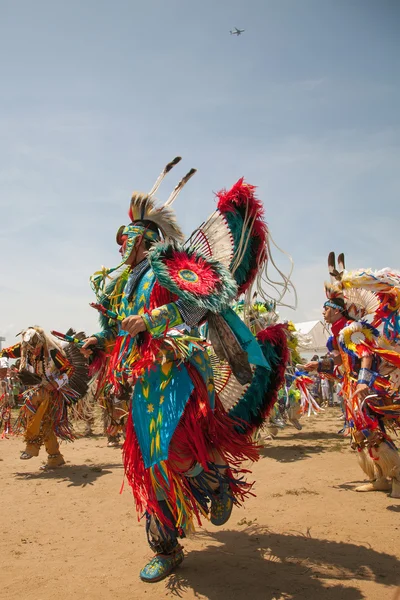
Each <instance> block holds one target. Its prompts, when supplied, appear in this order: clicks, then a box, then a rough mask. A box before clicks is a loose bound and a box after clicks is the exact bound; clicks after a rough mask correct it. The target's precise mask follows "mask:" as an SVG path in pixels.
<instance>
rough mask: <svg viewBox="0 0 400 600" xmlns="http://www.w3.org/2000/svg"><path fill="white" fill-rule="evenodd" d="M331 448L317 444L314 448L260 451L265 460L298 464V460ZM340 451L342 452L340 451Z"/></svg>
mask: <svg viewBox="0 0 400 600" xmlns="http://www.w3.org/2000/svg"><path fill="white" fill-rule="evenodd" d="M329 451H330V448H329V447H327V446H326V445H325V446H322V445H321V444H315V445H313V446H303V445H302V446H279V445H276V446H265V447H264V448H261V449H260V455H261V456H262V457H265V458H273V459H274V460H276V461H278V462H282V463H289V462H296V461H297V460H304V459H306V458H311V456H312V455H313V454H321V453H322V452H329ZM339 451H340V450H339Z"/></svg>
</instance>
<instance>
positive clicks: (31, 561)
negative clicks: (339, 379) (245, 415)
mask: <svg viewBox="0 0 400 600" xmlns="http://www.w3.org/2000/svg"><path fill="white" fill-rule="evenodd" d="M338 416H339V411H338V409H328V410H327V411H326V413H325V414H324V415H322V416H321V415H320V416H318V417H313V418H311V419H307V418H305V419H303V424H304V428H303V431H301V432H297V431H296V430H295V429H293V428H292V427H288V428H286V429H285V430H284V431H283V432H282V433H280V434H279V436H278V438H277V439H275V440H274V441H273V442H266V443H265V448H264V449H263V450H262V457H261V460H260V461H259V462H258V463H257V464H256V465H254V468H253V476H254V478H255V479H256V482H257V483H256V485H255V488H254V489H255V493H256V497H254V498H251V499H250V500H249V501H248V502H247V504H246V508H235V509H234V511H233V514H232V517H231V520H230V521H229V523H228V524H227V526H225V527H222V528H216V527H213V526H212V525H208V524H207V526H206V527H205V528H204V529H202V530H199V532H198V533H197V535H196V536H194V537H193V538H192V539H190V540H186V541H185V549H186V551H187V554H186V559H185V561H184V563H183V565H182V566H181V567H180V568H179V569H178V570H177V571H176V574H174V575H172V576H171V577H170V578H169V579H167V580H164V581H163V582H160V583H157V584H152V585H149V584H144V583H142V582H141V581H140V580H139V578H138V572H139V570H140V568H141V567H142V566H143V565H144V563H145V561H146V560H147V559H148V558H150V557H151V553H150V551H149V549H148V547H147V544H146V541H145V532H144V526H143V522H140V523H138V521H137V518H136V514H135V508H134V503H133V499H132V496H131V493H130V490H129V488H128V486H125V489H124V491H123V492H122V494H120V493H119V491H120V488H121V483H122V480H123V471H122V468H121V453H120V450H118V449H110V448H107V447H106V441H105V438H104V437H102V436H95V437H92V438H84V439H80V440H78V441H76V442H75V443H74V444H67V445H65V446H64V447H63V452H64V455H65V458H66V460H67V465H65V466H64V467H62V468H61V469H59V470H57V471H54V472H44V473H42V472H41V471H39V466H40V464H41V458H42V459H44V457H43V456H42V457H41V458H33V459H32V460H30V461H21V460H19V450H20V449H21V448H22V442H21V440H19V439H9V440H0V485H1V495H0V515H1V536H0V578H1V580H0V598H1V599H7V600H14V599H18V600H75V599H78V598H79V599H89V600H92V599H93V600H95V599H96V600H97V599H98V600H103V599H107V600H108V599H110V598H112V599H113V600H136V599H139V598H140V599H142V598H145V599H148V600H151V599H156V598H157V599H160V598H184V599H189V598H209V599H211V600H226V599H227V600H230V599H232V600H250V599H251V600H254V599H255V600H258V599H260V600H261V599H262V600H272V599H292V598H293V599H303V598H304V599H308V600H309V599H314V598H316V599H324V600H325V599H327V600H358V599H361V598H368V599H371V600H372V599H378V598H379V599H390V600H395V599H396V600H400V589H399V588H398V587H397V586H398V585H399V583H400V542H399V528H400V500H394V499H391V498H389V497H388V496H387V494H386V493H382V492H375V493H370V494H358V493H356V492H354V491H353V488H354V487H355V486H356V485H357V484H358V483H359V482H360V481H362V480H363V476H362V472H361V470H360V469H359V467H358V465H357V461H356V457H355V455H354V453H353V452H352V451H351V450H350V449H349V447H348V443H347V441H346V440H343V439H342V437H341V436H339V435H337V433H336V432H337V430H338V429H339V428H340V424H341V422H340V421H339V420H338Z"/></svg>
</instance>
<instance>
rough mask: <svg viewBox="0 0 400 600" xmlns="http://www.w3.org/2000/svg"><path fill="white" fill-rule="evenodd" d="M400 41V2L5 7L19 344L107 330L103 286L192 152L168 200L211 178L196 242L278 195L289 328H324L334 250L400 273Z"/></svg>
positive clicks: (5, 297) (118, 1)
mask: <svg viewBox="0 0 400 600" xmlns="http://www.w3.org/2000/svg"><path fill="white" fill-rule="evenodd" d="M399 24H400V4H399V3H398V2H397V1H396V0H393V1H389V0H388V1H385V0H381V1H371V0H301V1H300V0H247V1H246V2H245V1H244V0H243V1H239V0H233V1H230V2H228V1H226V0H218V1H216V0H214V1H210V0H203V1H202V2H193V1H192V0H168V1H166V0H146V2H138V1H136V0H130V1H123V0H114V1H113V2H105V1H102V0H79V1H76V0H70V1H69V2H61V1H58V0H51V1H50V0H49V1H48V0H37V1H36V2H31V1H30V0H29V1H28V0H15V1H11V0H10V1H9V0H1V23H0V52H1V56H2V61H1V65H0V75H1V83H2V85H1V91H0V203H1V206H0V209H1V212H0V215H1V219H0V242H1V247H2V259H1V278H0V334H3V335H4V334H5V335H6V336H7V342H8V343H12V342H13V341H14V335H15V333H17V332H18V331H19V330H20V329H21V328H23V327H26V326H28V325H30V324H40V325H42V326H43V327H45V328H46V329H58V330H65V329H66V328H67V327H68V326H70V325H72V326H75V327H76V328H79V329H85V330H86V331H87V332H93V331H95V330H97V316H96V314H94V311H93V309H91V308H90V307H89V306H88V303H89V302H90V301H91V300H92V299H93V297H92V293H91V290H90V287H89V283H88V278H89V275H90V274H91V273H92V272H93V271H95V270H97V269H98V268H99V267H100V266H101V265H102V264H105V265H107V266H113V265H115V264H116V263H117V261H118V253H117V246H116V244H115V242H114V239H115V238H114V236H115V231H116V229H117V228H118V226H119V225H121V224H122V223H124V222H126V214H127V210H128V205H129V198H130V195H131V192H132V191H133V190H134V189H140V190H144V191H146V190H148V189H149V188H150V187H151V185H152V183H153V180H154V179H155V177H156V176H157V174H158V172H159V171H160V170H161V168H162V167H163V165H164V164H165V163H166V162H167V161H169V160H170V159H172V158H173V157H174V156H176V155H177V154H180V155H181V156H183V157H184V160H183V161H182V163H181V164H180V165H179V166H178V167H177V168H176V170H174V172H173V174H171V175H170V177H169V178H168V179H167V180H166V181H165V183H164V184H163V187H162V188H161V190H160V192H161V193H160V197H161V199H163V198H166V197H167V196H168V194H169V192H170V190H171V189H172V188H173V186H174V185H175V183H176V182H177V180H178V179H179V177H180V176H182V175H183V174H184V173H185V172H186V171H187V170H189V168H190V167H192V166H194V167H197V169H198V173H197V175H196V176H195V177H194V178H193V179H192V180H191V182H190V183H189V184H188V186H187V188H185V191H184V192H183V193H182V195H181V196H180V197H179V199H178V200H177V202H176V203H175V208H176V211H177V213H178V216H179V220H180V223H181V225H182V226H183V228H184V230H185V231H186V232H187V233H188V234H189V233H190V232H191V230H192V229H193V228H195V226H196V225H198V224H199V223H200V222H202V221H203V220H204V218H206V217H207V216H208V214H209V213H210V212H212V210H213V208H214V196H213V191H217V190H219V189H221V188H223V187H230V185H231V184H233V183H234V182H235V181H236V180H237V179H238V178H239V177H241V176H243V175H244V176H245V177H246V179H247V180H248V181H249V182H250V183H253V184H255V185H257V186H258V194H259V197H260V198H261V199H262V200H263V202H264V204H265V211H266V216H267V221H268V223H269V226H270V229H271V233H272V235H273V237H274V239H275V240H276V242H277V243H278V245H279V246H280V247H282V248H283V249H284V250H285V251H287V252H289V253H290V254H291V255H292V256H293V259H294V262H295V272H294V276H293V279H294V282H295V284H296V287H297V291H298V295H299V306H298V309H297V311H296V313H294V312H293V311H289V310H288V309H282V311H281V315H282V317H284V318H292V319H294V320H297V321H303V320H307V319H313V318H318V317H319V315H320V307H321V304H322V302H323V299H324V292H323V282H324V280H325V279H326V256H327V254H328V252H329V251H330V250H336V252H341V251H344V252H345V253H346V255H347V263H348V266H349V267H350V268H352V267H353V268H357V267H361V266H362V267H369V266H370V267H374V268H381V267H384V266H392V267H393V268H396V267H397V268H400V264H399V254H400V252H399V251H400V241H399V236H398V229H399V224H400V218H399V214H400V211H399V208H398V206H399V192H400V136H399V133H400V116H399V110H398V107H399V106H400V82H399V75H400V52H399V50H400V48H399V46H400V43H399V39H398V30H399ZM235 26H237V27H241V28H245V29H246V32H245V33H244V34H243V35H242V36H240V37H239V38H236V37H234V36H230V35H229V30H230V29H231V28H232V27H235ZM280 264H282V265H283V266H286V268H287V263H285V261H282V263H280Z"/></svg>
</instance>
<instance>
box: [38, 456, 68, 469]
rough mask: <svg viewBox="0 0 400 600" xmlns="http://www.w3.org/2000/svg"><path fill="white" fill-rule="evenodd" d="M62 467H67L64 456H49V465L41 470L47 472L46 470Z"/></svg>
mask: <svg viewBox="0 0 400 600" xmlns="http://www.w3.org/2000/svg"><path fill="white" fill-rule="evenodd" d="M62 465H65V460H64V457H63V455H62V454H60V453H58V454H49V455H48V457H47V463H46V464H45V465H43V467H41V469H42V470H43V471H45V470H46V469H57V468H58V467H61V466H62Z"/></svg>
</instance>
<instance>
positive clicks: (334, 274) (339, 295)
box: [325, 252, 379, 320]
mask: <svg viewBox="0 0 400 600" xmlns="http://www.w3.org/2000/svg"><path fill="white" fill-rule="evenodd" d="M328 270H329V275H330V279H331V282H330V284H328V283H326V284H325V291H326V295H327V298H328V301H330V302H332V304H333V305H334V308H338V309H339V310H342V311H343V312H344V311H346V312H347V314H348V315H349V317H351V318H352V319H356V320H359V319H362V318H364V317H366V316H367V315H373V314H375V313H376V311H377V310H378V308H379V299H378V297H377V296H376V294H375V293H374V292H372V291H371V290H368V289H361V287H360V288H357V287H356V286H354V287H352V286H351V285H346V283H345V282H346V280H347V279H348V271H346V268H345V258H344V254H343V253H341V254H339V256H338V267H336V259H335V253H334V252H330V253H329V256H328Z"/></svg>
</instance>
